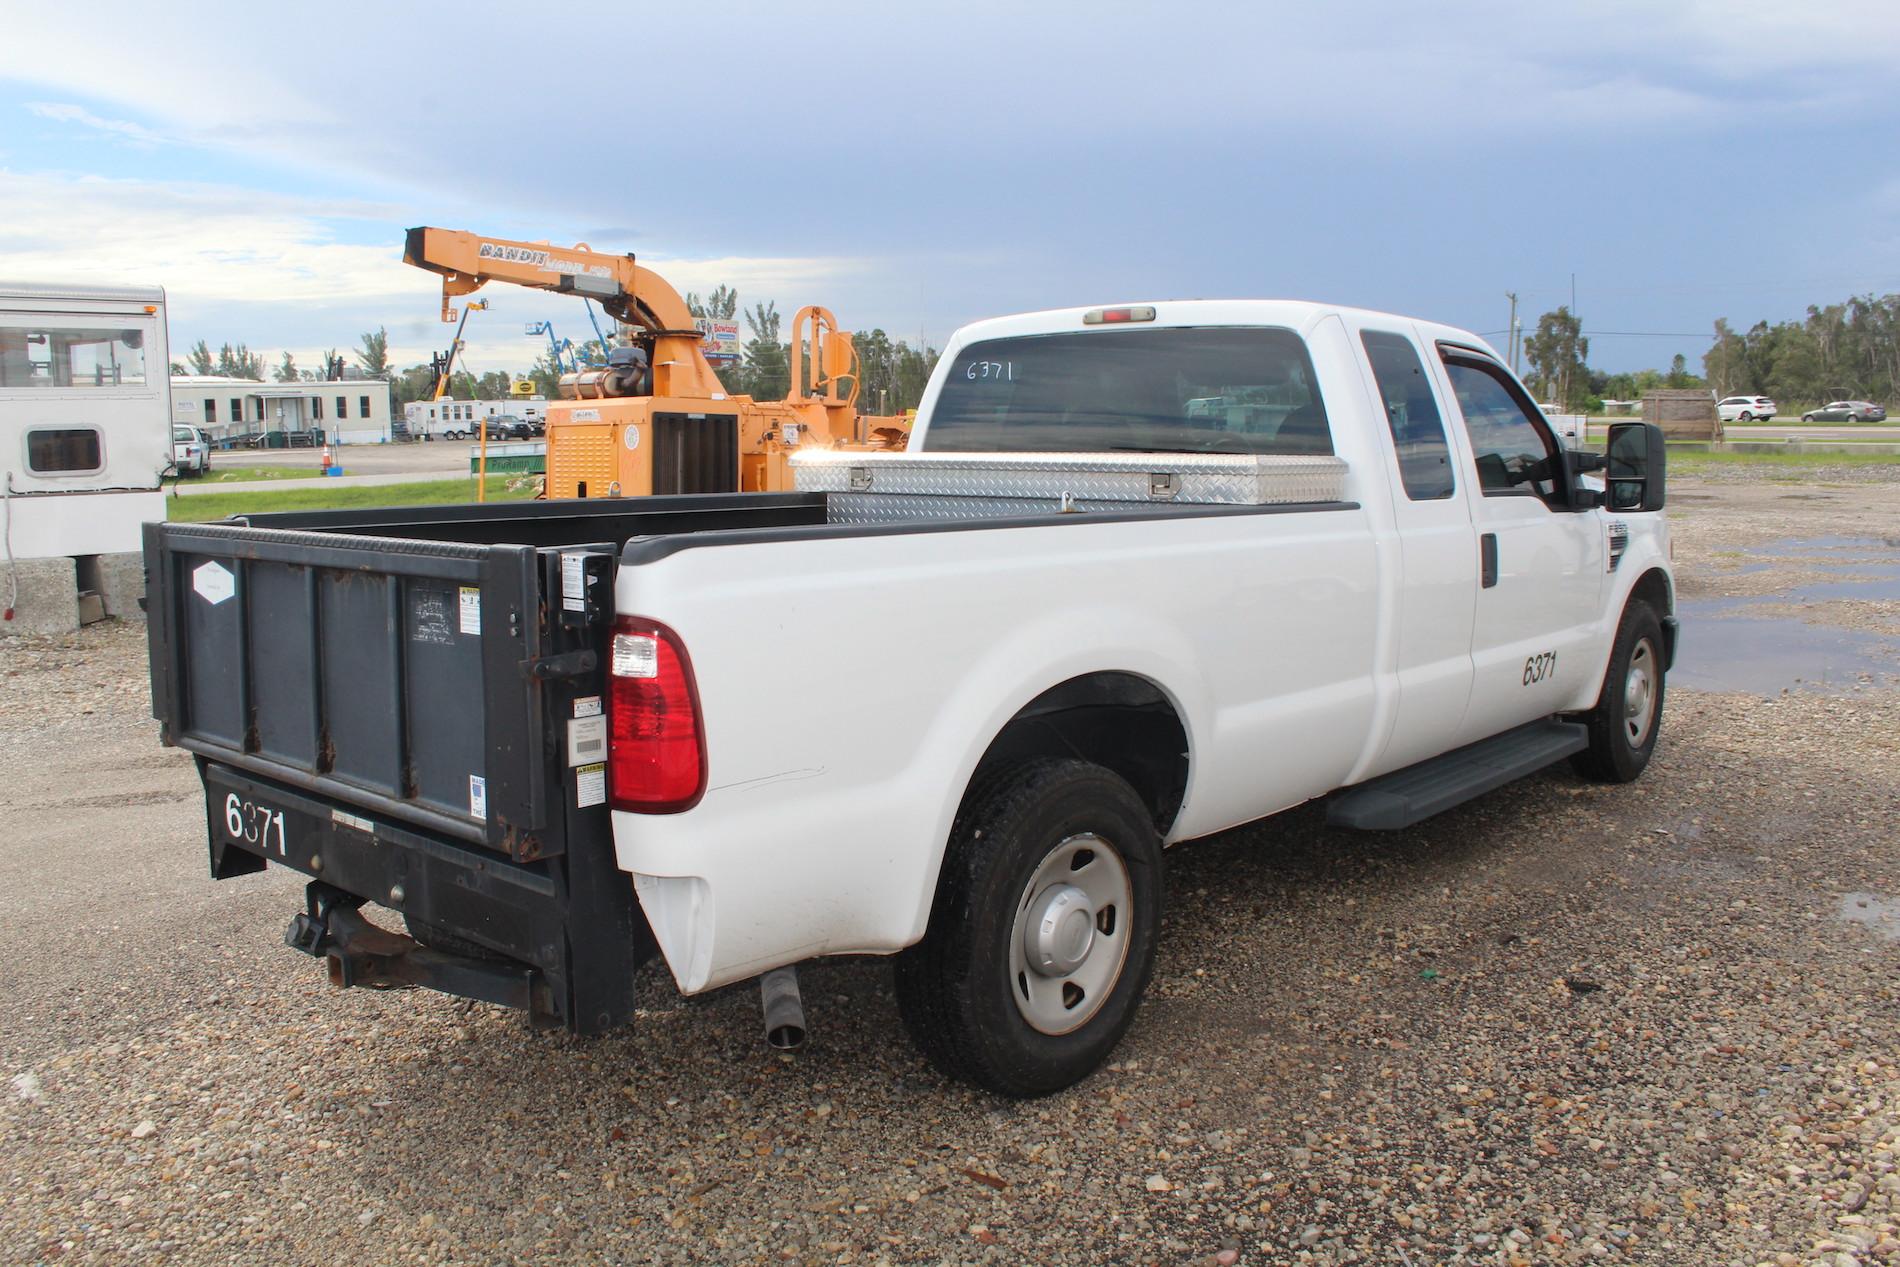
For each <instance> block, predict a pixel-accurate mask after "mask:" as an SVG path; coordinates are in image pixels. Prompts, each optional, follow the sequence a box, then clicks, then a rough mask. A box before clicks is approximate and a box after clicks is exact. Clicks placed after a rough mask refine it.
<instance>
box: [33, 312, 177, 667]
mask: <svg viewBox="0 0 1900 1267" xmlns="http://www.w3.org/2000/svg"><path fill="white" fill-rule="evenodd" d="M169 354H170V353H169V348H168V346H167V342H166V332H165V292H164V290H163V289H161V288H159V287H156V286H137V287H130V286H113V287H108V286H56V285H26V284H15V283H0V480H3V484H0V499H3V506H0V521H3V522H0V529H3V533H4V545H5V553H4V558H3V559H0V566H4V569H5V571H4V574H0V602H3V603H4V607H5V609H6V610H5V612H4V616H5V619H0V633H19V632H46V631H57V630H62V629H72V628H75V627H77V625H78V624H79V622H80V620H81V618H82V596H84V603H83V611H84V613H85V614H86V615H97V614H107V615H117V614H121V613H123V612H126V611H128V610H134V609H136V604H137V600H138V596H139V594H140V593H141V592H142V582H141V581H140V561H139V553H138V551H139V536H140V531H141V525H143V524H145V523H146V522H148V521H151V520H158V519H163V518H164V517H165V495H164V493H163V491H162V490H161V488H160V479H161V477H162V475H163V473H164V471H165V469H166V467H167V466H168V465H169V464H170V462H171V456H172V431H171V402H170V384H169V380H168V378H167V368H166V367H167V364H168V360H169ZM93 595H97V600H96V601H95V600H94V598H93V597H92V596H93Z"/></svg>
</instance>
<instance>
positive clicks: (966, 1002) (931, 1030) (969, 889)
mask: <svg viewBox="0 0 1900 1267" xmlns="http://www.w3.org/2000/svg"><path fill="white" fill-rule="evenodd" d="M1160 922H1161V840H1160V837H1159V835H1158V834H1157V833H1156V831H1155V827H1154V823H1153V822H1152V821H1151V819H1150V817H1149V814H1148V809H1147V806H1145V805H1144V804H1142V801H1141V798H1140V797H1138V796H1137V795H1136V794H1135V791H1134V789H1133V788H1131V787H1129V786H1128V784H1127V783H1126V782H1124V781H1123V780H1122V779H1121V778H1120V777H1119V776H1117V775H1115V774H1114V773H1112V772H1111V771H1108V770H1105V769H1103V768H1102V767H1101V766H1098V765H1092V764H1090V763H1088V762H1086V761H1076V760H1066V759H1053V758H1039V759H1036V760H1032V761H1026V762H1022V763H1020V764H1014V765H1010V766H1005V767H999V768H997V769H994V770H991V771H987V772H984V773H982V774H980V775H979V776H978V780H977V781H976V782H975V783H973V784H972V786H971V789H970V792H969V793H968V794H967V795H966V796H965V798H964V803H963V806H962V807H961V809H959V810H958V813H957V819H956V823H955V824H954V825H953V827H952V828H951V833H950V842H949V846H948V848H947V849H946V850H945V853H944V860H943V870H942V873H941V874H940V876H939V878H938V881H937V893H936V900H935V902H934V904H933V905H932V907H931V912H930V924H929V927H928V929H927V930H926V932H925V934H924V939H923V940H922V941H921V942H919V943H918V944H917V945H915V946H912V947H911V948H910V949H908V950H906V951H904V952H903V953H902V954H900V955H899V956H898V957H897V964H896V984H897V1006H898V1011H899V1014H900V1015H901V1016H902V1017H903V1019H904V1027H905V1028H906V1029H907V1030H909V1031H910V1035H911V1039H912V1040H913V1041H914V1042H915V1043H916V1044H917V1046H918V1047H919V1048H921V1049H922V1051H923V1053H924V1055H925V1056H926V1057H928V1058H929V1060H930V1062H931V1063H932V1064H933V1065H935V1066H936V1067H937V1068H938V1069H939V1070H941V1071H942V1072H943V1073H945V1074H947V1075H949V1076H950V1077H952V1078H956V1079H959V1080H961V1081H964V1082H969V1083H973V1084H975V1085H976V1086H979V1087H982V1088H983V1089H985V1090H987V1091H992V1092H995V1093H996V1094H998V1095H1005V1096H1012V1097H1017V1098H1026V1097H1029V1096H1038V1095H1047V1094H1049V1093H1050V1092H1053V1091H1060V1090H1061V1089H1062V1088H1064V1087H1067V1086H1070V1085H1071V1084H1073V1083H1075V1082H1078V1081H1080V1080H1081V1079H1082V1078H1085V1077H1087V1076H1088V1075H1089V1074H1090V1073H1091V1072H1093V1071H1094V1069H1095V1068H1096V1067H1097V1066H1098V1065H1100V1064H1101V1063H1102V1061H1103V1060H1104V1059H1106V1058H1107V1056H1108V1053H1109V1052H1110V1051H1112V1050H1113V1049H1114V1047H1115V1044H1116V1043H1118V1042H1120V1041H1121V1037H1122V1035H1123V1034H1124V1033H1125V1032H1127V1029H1128V1026H1129V1025H1130V1024H1131V1023H1132V1022H1133V1021H1134V1018H1135V1008H1136V1006H1137V1005H1138V1004H1139V1003H1140V1001H1141V995H1142V992H1143V991H1144V990H1145V989H1146V988H1147V985H1148V978H1149V977H1150V976H1151V975H1152V973H1153V971H1154V961H1155V942H1156V935H1157V932H1158V930H1159V927H1160Z"/></svg>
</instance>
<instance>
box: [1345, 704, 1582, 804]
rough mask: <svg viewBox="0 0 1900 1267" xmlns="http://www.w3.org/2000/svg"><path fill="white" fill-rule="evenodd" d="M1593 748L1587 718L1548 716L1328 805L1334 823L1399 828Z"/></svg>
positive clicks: (1351, 790)
mask: <svg viewBox="0 0 1900 1267" xmlns="http://www.w3.org/2000/svg"><path fill="white" fill-rule="evenodd" d="M1589 746H1590V731H1589V728H1588V727H1586V726H1584V725H1583V724H1582V723H1581V722H1569V721H1558V720H1557V719H1556V718H1554V717H1552V718H1546V719H1545V720H1543V721H1537V722H1532V723H1531V724H1530V725H1528V726H1519V727H1518V728H1517V729H1516V730H1507V731H1505V732H1504V733H1503V734H1501V735H1493V736H1492V737H1491V738H1489V739H1480V740H1479V741H1478V742H1477V743H1474V744H1467V745H1466V746H1465V747H1463V748H1458V749H1456V750H1454V751H1451V752H1447V753H1445V754H1443V755H1442V756H1437V757H1432V758H1429V759H1428V760H1425V761H1421V762H1419V763H1418V764H1417V765H1412V766H1407V767H1405V769H1403V770H1394V771H1393V772H1392V773H1390V774H1382V775H1380V776H1379V777H1378V778H1376V779H1372V780H1370V781H1368V782H1365V783H1361V784H1359V785H1358V786H1357V787H1352V788H1348V789H1346V790H1345V791H1344V792H1342V793H1340V794H1339V795H1338V796H1336V797H1334V798H1333V799H1332V801H1331V802H1329V803H1328V804H1327V806H1326V821H1327V823H1328V824H1330V825H1331V826H1334V827H1357V828H1359V829H1360V830H1362V831H1397V830H1398V829H1399V828H1401V827H1410V826H1412V825H1413V824H1414V823H1422V822H1424V821H1425V820H1426V819H1428V818H1430V817H1431V816H1432V815H1433V814H1438V813H1442V812H1443V811H1445V810H1448V809H1450V808H1451V807H1452V806H1454V805H1462V804H1464V803H1465V802H1466V801H1468V800H1470V799H1471V798H1472V797H1474V796H1483V795H1484V794H1485V793H1486V792H1489V791H1492V790H1493V789H1495V788H1501V787H1503V786H1504V785H1505V784H1506V783H1511V782H1514V781H1515V780H1517V779H1521V778H1523V777H1524V776H1525V775H1527V774H1535V773H1536V772H1537V771H1539V770H1541V769H1543V768H1544V767H1545V766H1547V765H1550V764H1551V763H1552V762H1556V761H1561V760H1563V759H1564V758H1565V757H1567V756H1569V755H1571V754H1572V753H1575V752H1582V751H1583V750H1584V749H1585V748H1587V747H1589Z"/></svg>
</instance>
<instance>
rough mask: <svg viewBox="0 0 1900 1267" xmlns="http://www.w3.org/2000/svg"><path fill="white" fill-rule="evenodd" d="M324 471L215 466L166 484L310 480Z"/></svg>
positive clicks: (290, 467) (189, 485) (314, 468)
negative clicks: (206, 470) (203, 472)
mask: <svg viewBox="0 0 1900 1267" xmlns="http://www.w3.org/2000/svg"><path fill="white" fill-rule="evenodd" d="M322 475H323V472H322V471H320V470H318V469H317V468H316V467H314V466H311V467H304V466H214V467H212V468H211V469H210V470H209V471H208V472H206V473H205V474H203V475H178V476H173V477H172V478H171V479H168V480H166V481H165V483H166V484H168V485H170V484H178V483H183V484H185V485H187V486H188V487H198V486H200V485H204V486H209V485H212V484H248V483H251V482H252V481H256V480H309V479H317V478H319V477H321V476H322Z"/></svg>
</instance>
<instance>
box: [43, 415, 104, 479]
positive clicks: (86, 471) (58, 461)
mask: <svg viewBox="0 0 1900 1267" xmlns="http://www.w3.org/2000/svg"><path fill="white" fill-rule="evenodd" d="M105 465H106V462H105V440H104V438H103V437H102V436H101V435H100V433H99V428H97V427H44V428H36V429H34V430H32V431H28V432H27V433H26V469H27V471H28V473H29V474H32V475H90V474H92V473H93V472H95V471H102V470H104V469H105Z"/></svg>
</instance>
